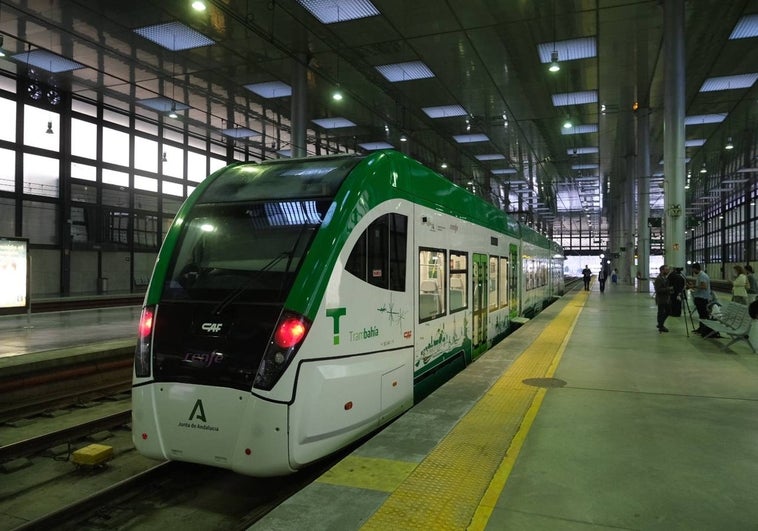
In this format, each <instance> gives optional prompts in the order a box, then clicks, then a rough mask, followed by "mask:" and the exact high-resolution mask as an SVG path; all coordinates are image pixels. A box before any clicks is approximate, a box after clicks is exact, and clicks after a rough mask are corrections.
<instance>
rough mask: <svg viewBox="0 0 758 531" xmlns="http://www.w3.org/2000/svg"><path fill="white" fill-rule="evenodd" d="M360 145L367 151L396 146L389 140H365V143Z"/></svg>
mask: <svg viewBox="0 0 758 531" xmlns="http://www.w3.org/2000/svg"><path fill="white" fill-rule="evenodd" d="M358 145H359V146H360V147H362V148H363V149H365V150H366V151H376V150H377V149H394V147H395V146H393V145H392V144H389V143H387V142H364V143H363V144H358Z"/></svg>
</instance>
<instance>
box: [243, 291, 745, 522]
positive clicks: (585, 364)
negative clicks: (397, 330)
mask: <svg viewBox="0 0 758 531" xmlns="http://www.w3.org/2000/svg"><path fill="white" fill-rule="evenodd" d="M693 309H694V307H693ZM695 315H696V314H695ZM694 321H695V325H696V326H697V318H696V317H695V319H694ZM666 326H667V327H668V328H669V330H670V332H669V333H659V332H658V331H657V329H656V306H655V302H654V300H653V299H652V298H651V296H650V295H649V294H643V293H637V292H636V291H635V290H634V288H633V287H631V286H623V285H611V284H609V285H608V286H607V287H606V290H605V293H600V292H599V291H598V286H597V283H596V282H595V283H593V285H592V288H591V290H590V291H589V292H585V291H579V292H576V291H574V292H571V293H569V294H567V295H566V296H564V297H563V298H562V299H560V300H559V301H557V302H556V303H554V304H552V305H551V306H550V307H548V308H547V309H546V310H545V311H543V312H542V313H541V314H540V315H538V316H536V317H535V318H534V319H532V320H531V321H529V322H528V323H527V324H525V325H524V326H522V327H521V328H519V329H518V330H516V331H515V332H514V333H513V334H512V335H510V336H509V337H508V338H506V339H505V340H504V341H503V342H501V343H500V344H499V345H497V346H496V347H495V348H494V349H492V350H490V351H489V352H488V353H486V354H485V355H484V356H482V357H481V358H480V359H479V360H477V361H476V362H475V363H473V364H472V365H471V366H470V367H468V368H467V369H466V370H465V371H463V372H461V373H460V374H458V375H457V376H456V377H455V378H453V379H452V380H450V381H449V382H448V383H446V384H445V385H444V386H442V387H441V388H440V389H439V390H437V391H436V392H435V393H433V394H432V395H430V396H429V397H427V398H426V399H425V400H423V401H422V402H421V403H419V404H418V405H416V406H415V407H414V408H413V409H411V410H410V411H408V412H407V413H405V414H404V415H403V416H402V417H400V418H399V419H397V420H396V421H395V422H394V423H392V424H391V425H390V426H388V427H387V428H385V429H384V430H382V431H381V432H380V433H378V434H377V435H376V436H374V437H372V438H371V439H370V440H368V441H367V442H366V443H364V444H363V445H361V446H360V447H358V448H357V449H356V450H355V451H354V452H352V453H351V454H350V455H349V456H347V457H346V458H345V459H343V460H342V461H340V462H339V463H338V464H336V465H335V466H334V467H332V468H331V469H330V470H329V471H328V472H326V473H325V474H324V475H322V476H321V477H320V478H319V479H317V480H316V481H315V482H313V483H311V484H310V485H309V486H308V487H306V488H305V489H303V490H301V491H300V492H299V493H297V494H296V495H294V496H292V497H291V498H289V499H288V500H287V501H285V502H284V503H282V504H281V505H279V506H278V507H277V508H276V509H274V510H273V511H271V512H270V513H269V514H268V515H266V516H265V517H264V518H263V519H262V520H260V521H259V522H258V523H257V524H256V525H254V526H253V527H252V528H251V529H253V530H266V531H272V530H294V529H309V531H317V530H334V529H339V530H341V531H344V530H353V529H380V530H388V529H397V530H416V529H418V530H422V529H423V530H432V529H433V530H442V529H454V530H459V529H471V530H481V529H487V530H503V529H514V530H529V531H532V530H589V529H635V530H637V529H644V530H658V529H660V530H676V529H682V530H684V529H687V530H692V529H699V530H709V529H713V530H716V529H718V530H727V529H740V530H742V529H758V524H757V522H758V506H757V505H756V504H755V503H754V499H755V493H756V490H755V485H756V478H758V385H756V383H757V382H758V355H756V354H753V353H752V350H751V348H750V346H749V345H748V344H747V343H745V342H739V343H736V344H734V345H732V346H731V347H729V349H727V350H724V349H723V348H722V347H723V346H724V345H726V344H727V343H728V339H703V338H702V337H700V336H699V335H696V334H693V333H692V329H691V322H690V317H689V315H688V314H687V313H686V312H685V313H684V314H683V316H682V317H678V318H676V317H669V318H668V320H667V322H666Z"/></svg>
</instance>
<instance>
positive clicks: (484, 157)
mask: <svg viewBox="0 0 758 531" xmlns="http://www.w3.org/2000/svg"><path fill="white" fill-rule="evenodd" d="M476 160H481V161H485V160H505V155H502V154H500V153H489V154H487V155H476Z"/></svg>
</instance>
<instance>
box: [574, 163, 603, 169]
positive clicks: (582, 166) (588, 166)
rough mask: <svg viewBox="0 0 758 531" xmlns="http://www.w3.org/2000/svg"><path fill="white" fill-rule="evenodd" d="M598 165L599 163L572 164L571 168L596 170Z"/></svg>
mask: <svg viewBox="0 0 758 531" xmlns="http://www.w3.org/2000/svg"><path fill="white" fill-rule="evenodd" d="M599 167H600V165H599V164H572V165H571V169H572V170H596V169H598V168H599Z"/></svg>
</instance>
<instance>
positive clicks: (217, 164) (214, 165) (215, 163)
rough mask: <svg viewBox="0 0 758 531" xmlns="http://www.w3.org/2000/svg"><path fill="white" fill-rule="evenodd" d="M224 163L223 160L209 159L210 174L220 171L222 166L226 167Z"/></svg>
mask: <svg viewBox="0 0 758 531" xmlns="http://www.w3.org/2000/svg"><path fill="white" fill-rule="evenodd" d="M226 165H227V164H226V161H225V160H223V159H216V158H213V157H211V170H210V171H211V173H213V172H214V171H216V170H220V169H221V168H223V167H224V166H226Z"/></svg>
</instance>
